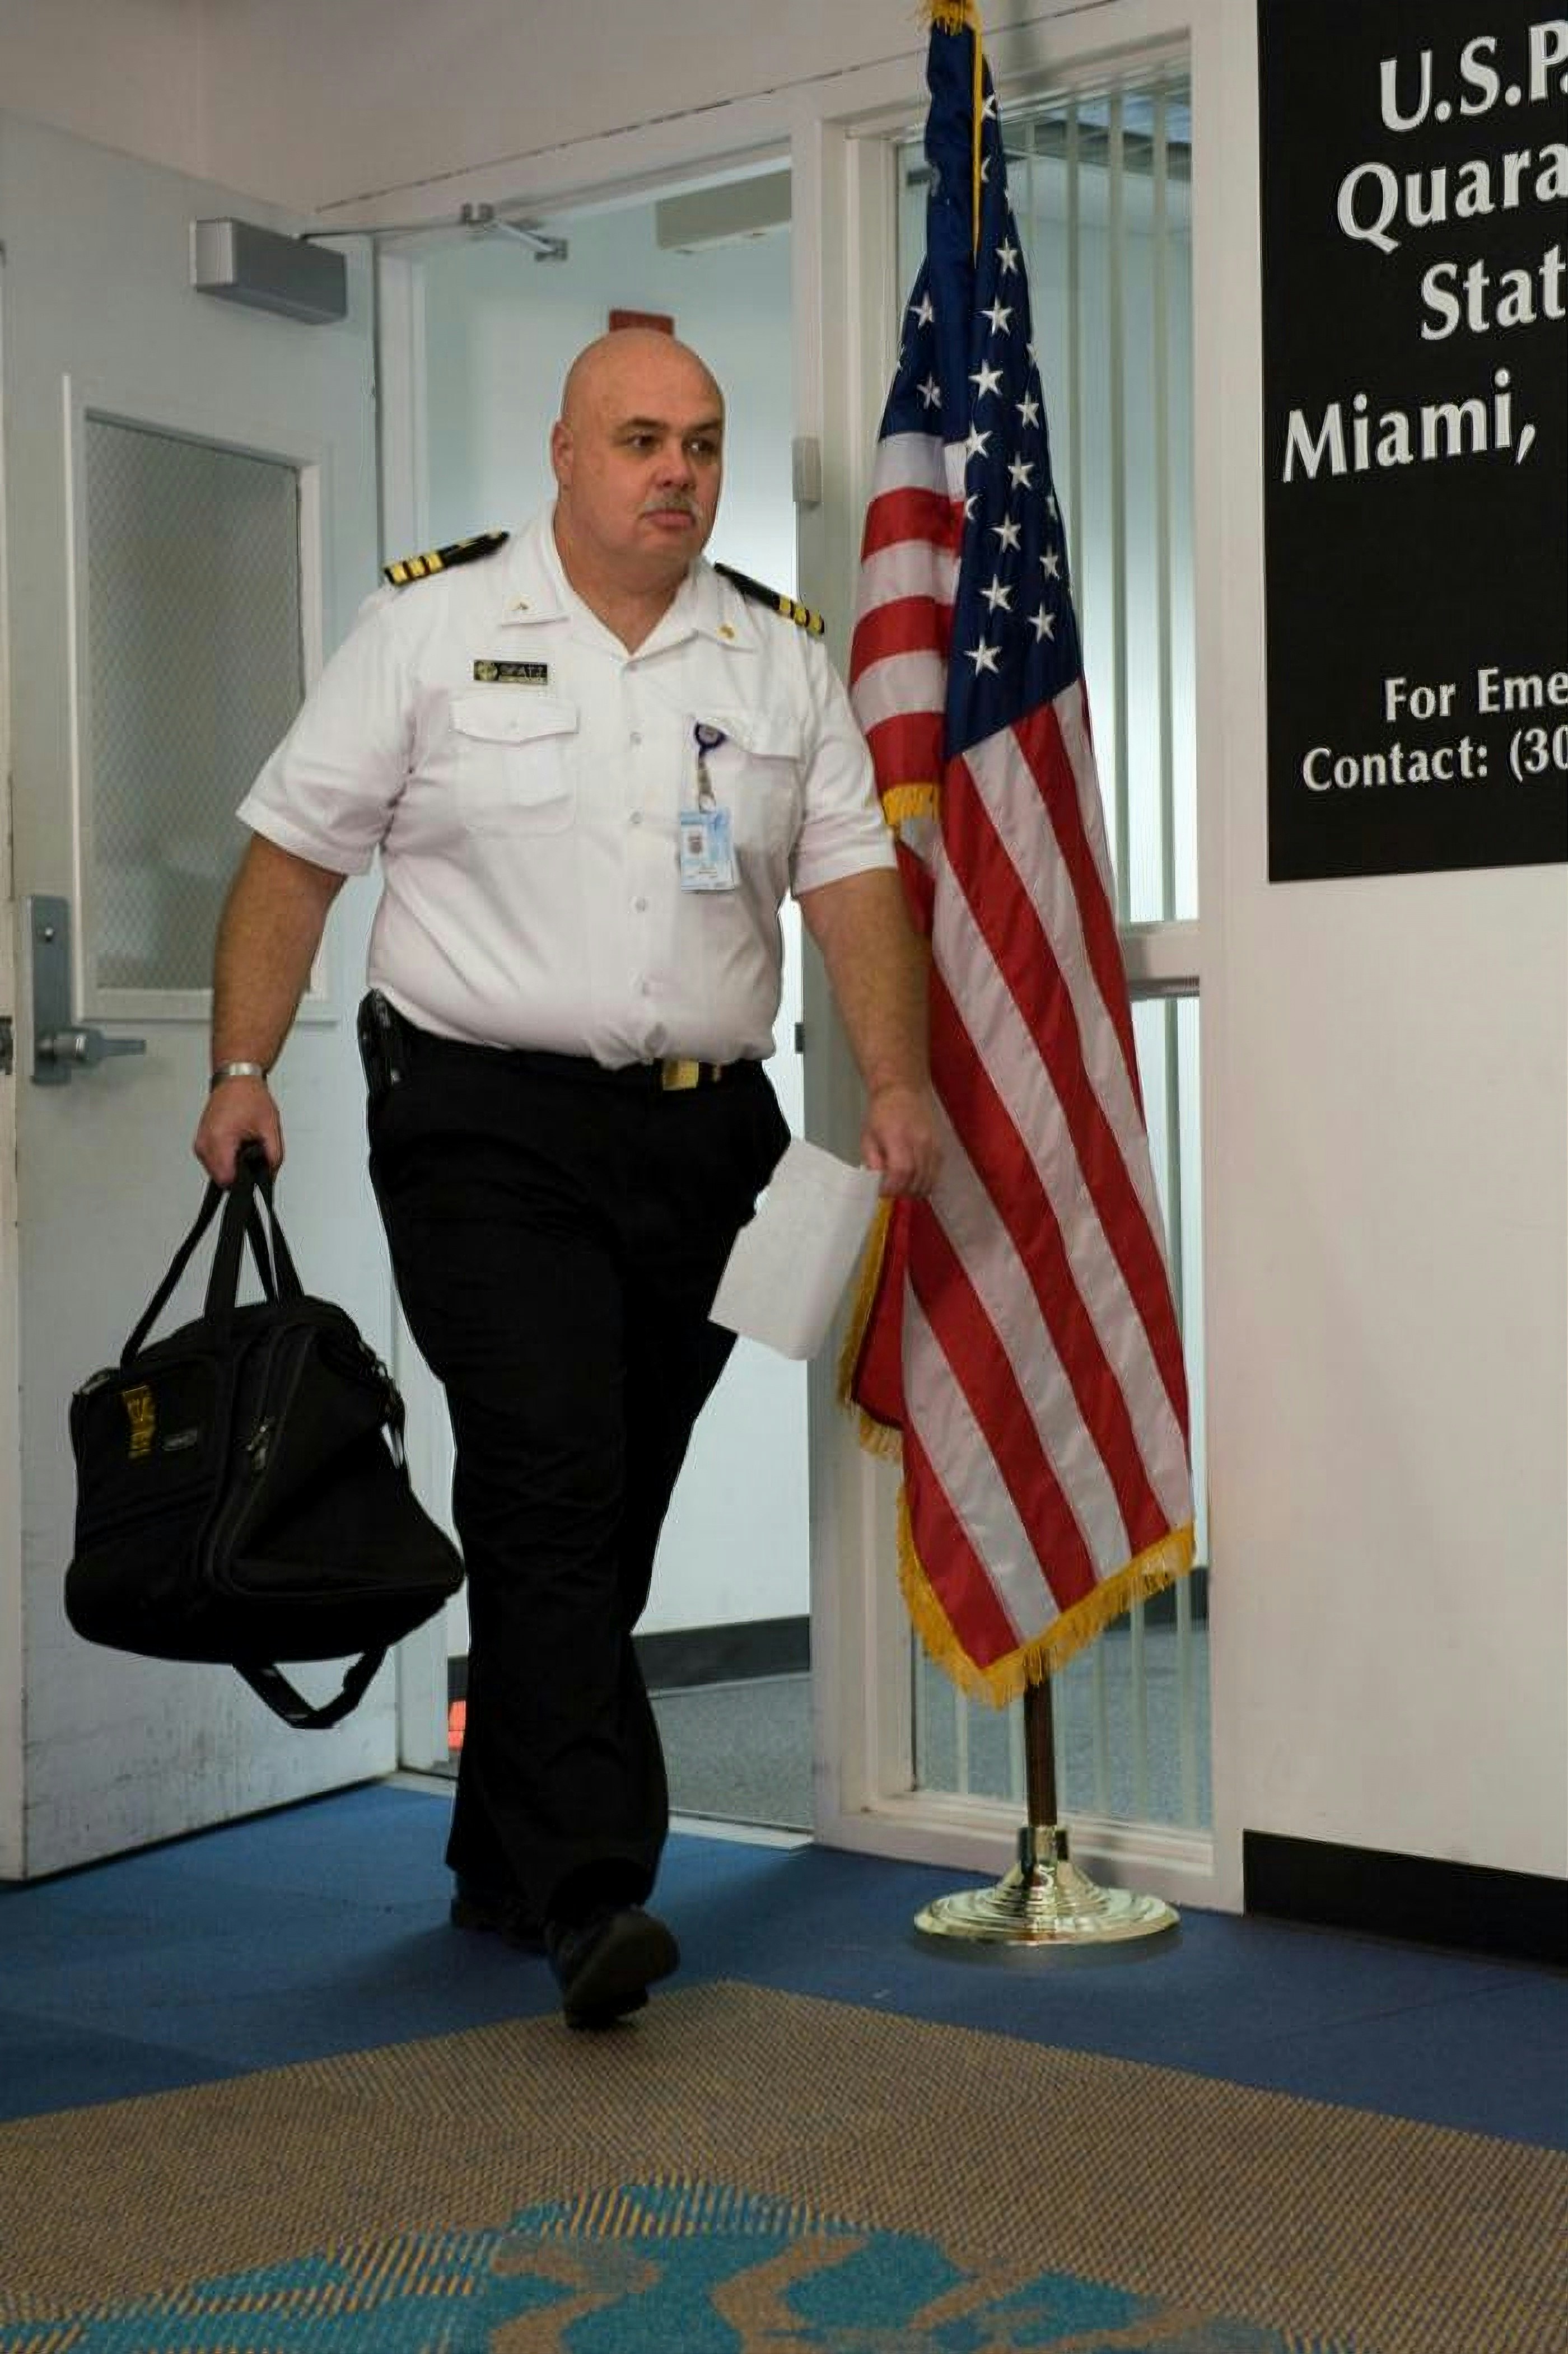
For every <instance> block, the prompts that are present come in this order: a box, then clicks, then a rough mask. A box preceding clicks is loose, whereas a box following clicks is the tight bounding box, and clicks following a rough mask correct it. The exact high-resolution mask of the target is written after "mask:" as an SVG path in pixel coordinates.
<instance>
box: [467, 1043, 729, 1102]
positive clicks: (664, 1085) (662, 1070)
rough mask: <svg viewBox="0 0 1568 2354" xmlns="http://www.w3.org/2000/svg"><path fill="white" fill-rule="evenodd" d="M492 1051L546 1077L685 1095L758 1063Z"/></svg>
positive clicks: (524, 1049) (540, 1048)
mask: <svg viewBox="0 0 1568 2354" xmlns="http://www.w3.org/2000/svg"><path fill="white" fill-rule="evenodd" d="M482 1051H489V1052H492V1053H495V1054H500V1055H504V1056H505V1058H506V1060H507V1061H508V1062H509V1063H511V1064H513V1065H514V1066H515V1067H516V1068H517V1069H518V1070H520V1071H531V1072H536V1073H538V1075H539V1076H541V1077H543V1078H562V1079H586V1080H587V1081H588V1083H589V1084H590V1085H598V1086H603V1087H641V1089H642V1090H643V1092H644V1093H645V1094H652V1095H660V1094H662V1095H684V1094H685V1093H686V1092H687V1090H688V1089H689V1088H692V1087H717V1086H718V1083H719V1081H720V1080H721V1079H726V1078H727V1079H735V1078H738V1077H739V1076H741V1075H742V1074H743V1073H744V1072H746V1071H747V1070H755V1069H756V1068H757V1066H756V1064H755V1063H750V1064H748V1063H698V1062H694V1061H693V1060H692V1058H691V1057H690V1056H689V1055H665V1056H664V1057H663V1059H662V1061H661V1062H657V1063H620V1064H618V1065H615V1066H611V1065H610V1064H609V1063H596V1062H595V1061H594V1060H593V1058H592V1056H591V1055H554V1054H551V1053H550V1052H549V1050H548V1049H547V1048H546V1047H544V1046H500V1047H494V1048H491V1049H489V1050H482Z"/></svg>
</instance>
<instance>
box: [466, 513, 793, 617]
mask: <svg viewBox="0 0 1568 2354" xmlns="http://www.w3.org/2000/svg"><path fill="white" fill-rule="evenodd" d="M554 512H555V511H554V508H553V507H546V508H544V509H543V510H542V511H541V512H540V513H539V514H536V515H535V517H534V518H533V520H532V522H531V523H529V524H528V525H527V526H526V527H525V528H524V530H523V531H521V532H519V533H518V534H517V535H516V537H515V538H514V539H513V540H512V541H511V543H510V544H509V546H507V548H506V551H505V556H504V557H503V563H504V566H505V570H504V574H503V578H502V582H501V610H500V612H499V614H498V616H497V619H498V620H501V621H503V622H513V623H522V624H524V625H525V624H527V623H529V622H532V621H558V620H564V619H565V618H566V616H567V614H568V613H570V611H571V610H572V609H573V607H574V606H575V605H577V604H580V602H581V600H580V599H578V598H577V596H576V595H575V593H574V591H573V589H572V587H571V584H570V582H569V581H568V580H567V576H566V573H565V572H564V571H563V569H562V567H561V559H560V556H559V553H558V552H557V550H556V535H555V532H554V530H553V528H552V524H551V518H552V516H553V514H554ZM688 637H699V638H708V639H710V640H712V642H714V643H715V645H720V646H724V647H726V648H732V649H740V650H744V651H746V652H755V651H756V649H757V647H758V643H759V633H758V628H757V623H756V620H755V619H754V617H753V615H752V614H751V612H750V611H749V610H748V609H747V601H746V599H745V598H744V597H742V596H741V595H740V594H739V592H738V591H737V590H736V589H735V588H732V587H731V585H730V583H729V582H728V581H727V580H726V579H724V578H722V577H721V576H720V574H718V573H716V572H715V570H714V568H713V566H712V565H711V564H709V563H707V562H706V561H705V559H704V558H702V557H699V558H698V560H697V562H696V563H695V564H694V565H693V567H692V568H691V570H690V571H689V572H688V573H687V575H686V578H684V580H683V581H682V583H681V586H680V588H678V589H677V590H676V592H675V596H674V599H673V602H672V603H671V606H670V609H669V610H668V612H666V613H665V615H664V616H663V618H662V620H661V621H660V623H659V625H658V627H657V629H655V630H654V631H653V633H652V636H651V637H650V638H649V640H648V641H647V643H646V645H645V646H644V647H643V648H641V650H640V651H642V652H651V651H656V650H657V649H658V648H659V647H661V646H667V645H678V644H680V642H682V640H683V639H684V638H688Z"/></svg>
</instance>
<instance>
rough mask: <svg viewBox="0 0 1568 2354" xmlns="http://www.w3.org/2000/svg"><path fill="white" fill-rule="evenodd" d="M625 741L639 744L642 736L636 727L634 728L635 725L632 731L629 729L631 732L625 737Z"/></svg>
mask: <svg viewBox="0 0 1568 2354" xmlns="http://www.w3.org/2000/svg"><path fill="white" fill-rule="evenodd" d="M627 741H628V742H629V743H631V744H641V741H642V737H641V733H640V731H639V730H638V729H637V728H635V727H634V728H633V729H632V731H631V734H630V737H628V738H627Z"/></svg>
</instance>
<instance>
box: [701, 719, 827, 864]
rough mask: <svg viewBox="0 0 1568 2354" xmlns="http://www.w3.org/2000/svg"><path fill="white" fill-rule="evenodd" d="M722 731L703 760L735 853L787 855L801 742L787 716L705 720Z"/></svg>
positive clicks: (796, 815)
mask: <svg viewBox="0 0 1568 2354" xmlns="http://www.w3.org/2000/svg"><path fill="white" fill-rule="evenodd" d="M705 716H706V717H707V724H708V725H709V726H714V727H718V728H722V730H723V731H724V737H725V740H724V742H723V744H721V745H720V746H718V747H717V748H716V749H715V751H713V752H711V753H710V754H709V755H708V763H709V774H710V777H711V779H712V783H713V790H714V794H715V799H716V800H717V801H718V802H719V804H720V806H721V807H722V808H724V809H726V810H728V811H729V813H730V823H731V825H732V826H733V827H734V830H735V842H736V848H737V849H738V850H740V851H743V852H744V851H747V850H760V851H763V852H766V853H767V854H769V855H772V856H779V855H780V854H783V855H788V854H789V851H790V849H791V848H792V847H793V844H794V841H795V836H796V834H797V832H799V831H800V817H801V792H800V779H801V771H802V769H803V768H804V765H805V752H806V739H805V734H804V731H803V729H802V727H801V725H800V718H799V717H798V716H797V715H796V714H795V713H793V712H789V711H731V712H722V711H721V712H714V713H712V714H711V715H705Z"/></svg>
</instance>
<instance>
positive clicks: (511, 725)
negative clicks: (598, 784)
mask: <svg viewBox="0 0 1568 2354" xmlns="http://www.w3.org/2000/svg"><path fill="white" fill-rule="evenodd" d="M515 695H516V699H515V700H509V699H507V698H508V690H507V689H505V688H496V689H495V690H494V691H493V693H491V694H489V695H453V697H452V702H451V725H452V732H451V738H450V755H451V758H452V759H453V762H454V782H455V785H456V792H457V805H458V810H459V812H460V814H461V818H462V822H463V823H464V825H466V826H467V828H468V830H469V832H471V833H483V834H503V835H506V836H508V837H514V836H520V835H525V834H539V833H562V832H565V831H566V829H567V827H568V826H569V825H570V824H571V822H572V820H573V818H574V817H575V816H576V814H577V758H576V752H577V713H576V711H575V710H573V708H572V707H571V705H569V704H565V703H551V702H547V701H546V700H545V699H544V698H543V697H541V696H536V695H534V694H533V693H532V692H531V691H528V690H524V689H518V690H516V691H515Z"/></svg>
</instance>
